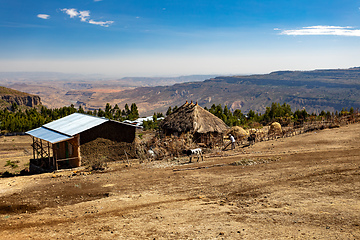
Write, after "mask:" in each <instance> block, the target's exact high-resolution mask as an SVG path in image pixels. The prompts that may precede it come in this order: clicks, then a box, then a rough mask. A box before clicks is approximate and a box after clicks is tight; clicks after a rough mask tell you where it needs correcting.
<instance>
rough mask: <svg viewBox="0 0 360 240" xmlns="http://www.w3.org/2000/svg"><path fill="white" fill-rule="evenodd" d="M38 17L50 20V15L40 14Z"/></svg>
mask: <svg viewBox="0 0 360 240" xmlns="http://www.w3.org/2000/svg"><path fill="white" fill-rule="evenodd" d="M37 17H38V18H41V19H49V18H50V15H47V14H38V15H37Z"/></svg>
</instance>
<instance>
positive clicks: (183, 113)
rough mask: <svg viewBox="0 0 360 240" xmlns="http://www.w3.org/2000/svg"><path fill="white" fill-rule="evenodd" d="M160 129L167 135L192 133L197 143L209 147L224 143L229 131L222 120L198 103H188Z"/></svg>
mask: <svg viewBox="0 0 360 240" xmlns="http://www.w3.org/2000/svg"><path fill="white" fill-rule="evenodd" d="M160 127H161V129H162V131H163V133H164V134H165V135H180V134H182V133H191V134H192V135H193V136H194V141H195V142H197V143H204V144H206V145H209V146H211V145H213V144H217V143H218V142H219V141H220V142H222V139H223V135H224V133H225V132H226V131H228V129H229V127H228V126H227V125H226V124H225V123H224V122H223V121H222V120H221V119H220V118H218V117H216V116H215V115H214V114H212V113H210V112H209V111H207V110H205V109H204V108H202V107H201V106H199V105H198V104H197V103H195V104H194V103H193V102H191V103H188V102H187V101H186V103H185V104H183V105H182V106H181V107H179V108H178V109H177V110H176V111H175V112H173V113H172V114H170V115H169V116H167V117H166V118H165V119H164V120H162V121H161V123H160Z"/></svg>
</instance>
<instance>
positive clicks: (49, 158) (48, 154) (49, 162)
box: [48, 142, 51, 168]
mask: <svg viewBox="0 0 360 240" xmlns="http://www.w3.org/2000/svg"><path fill="white" fill-rule="evenodd" d="M48 157H49V168H50V166H51V160H50V143H49V142H48Z"/></svg>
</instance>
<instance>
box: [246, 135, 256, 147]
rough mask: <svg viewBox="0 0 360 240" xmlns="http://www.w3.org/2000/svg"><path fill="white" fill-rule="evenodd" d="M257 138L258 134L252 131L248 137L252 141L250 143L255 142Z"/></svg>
mask: <svg viewBox="0 0 360 240" xmlns="http://www.w3.org/2000/svg"><path fill="white" fill-rule="evenodd" d="M255 140H256V134H255V133H252V134H250V136H249V137H248V142H249V143H250V145H252V144H254V143H255Z"/></svg>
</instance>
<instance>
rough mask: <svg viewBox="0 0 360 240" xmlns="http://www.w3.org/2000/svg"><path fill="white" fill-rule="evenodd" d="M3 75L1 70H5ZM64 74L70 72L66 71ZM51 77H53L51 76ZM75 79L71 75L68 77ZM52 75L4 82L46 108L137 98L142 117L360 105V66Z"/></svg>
mask: <svg viewBox="0 0 360 240" xmlns="http://www.w3.org/2000/svg"><path fill="white" fill-rule="evenodd" d="M0 77H1V74H0ZM62 77H65V76H62ZM49 78H50V77H49ZM69 78H70V77H69ZM72 78H73V79H74V80H72V79H64V78H51V79H52V80H48V81H46V80H44V76H43V75H41V76H39V79H41V80H36V78H35V79H34V77H32V78H30V79H26V78H24V77H23V78H16V79H11V78H9V76H8V78H7V79H6V80H4V86H6V87H11V88H13V89H17V90H21V91H24V92H28V93H32V94H37V95H39V96H40V97H41V99H42V101H43V104H44V105H45V106H47V107H50V108H53V107H63V106H65V105H70V104H74V105H75V106H76V107H78V106H79V105H82V106H83V107H85V108H86V109H90V110H93V109H99V108H102V109H104V108H105V105H106V103H110V104H111V105H113V106H114V105H115V104H118V106H119V107H121V108H122V107H123V106H125V104H126V103H127V104H131V103H136V105H137V106H138V108H139V112H140V115H141V116H149V115H152V114H153V113H154V112H162V113H165V112H166V110H167V109H168V108H169V106H171V107H174V106H181V105H182V104H184V103H185V101H186V100H188V101H191V100H192V101H194V102H196V101H197V102H198V103H199V104H200V105H201V106H202V107H208V108H210V107H211V106H212V105H213V104H215V105H218V104H222V105H223V106H224V105H226V106H227V107H228V108H229V109H230V110H232V111H234V110H235V109H241V110H242V112H243V113H247V112H248V111H249V110H250V109H251V110H254V111H255V112H264V111H265V108H266V107H267V106H270V105H271V103H273V102H278V103H284V102H286V103H288V104H290V106H291V108H292V109H294V110H296V109H302V108H304V107H305V108H306V110H307V111H308V112H309V113H312V112H316V113H320V112H321V111H325V112H326V111H330V112H335V111H341V109H342V108H348V109H349V108H350V107H353V108H354V109H357V108H360V101H359V99H360V93H359V89H360V68H351V69H333V70H331V69H330V70H314V71H277V72H272V73H269V74H262V75H249V76H219V77H215V78H213V77H211V76H204V75H200V76H187V77H178V78H122V79H115V80H114V79H102V78H98V79H93V78H90V77H89V78H88V79H87V78H86V77H85V76H83V77H82V78H74V77H72Z"/></svg>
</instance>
